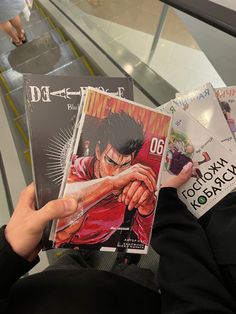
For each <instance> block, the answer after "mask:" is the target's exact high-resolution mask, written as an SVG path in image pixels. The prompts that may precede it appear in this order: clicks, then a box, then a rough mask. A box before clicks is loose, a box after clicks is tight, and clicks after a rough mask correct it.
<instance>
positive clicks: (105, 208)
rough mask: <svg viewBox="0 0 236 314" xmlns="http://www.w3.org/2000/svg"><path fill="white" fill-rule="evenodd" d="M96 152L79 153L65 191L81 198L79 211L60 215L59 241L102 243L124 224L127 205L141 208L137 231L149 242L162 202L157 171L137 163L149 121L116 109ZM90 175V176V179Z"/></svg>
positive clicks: (99, 137) (104, 123)
mask: <svg viewBox="0 0 236 314" xmlns="http://www.w3.org/2000/svg"><path fill="white" fill-rule="evenodd" d="M96 134H97V137H96V146H95V154H94V156H86V157H85V156H83V157H78V158H73V164H72V166H71V169H70V174H71V178H73V179H71V180H70V178H69V181H68V182H69V183H68V182H67V185H66V191H65V194H67V195H71V194H73V196H75V197H76V199H78V204H79V208H78V211H77V213H76V214H75V215H74V216H72V217H69V218H65V219H62V220H60V221H59V223H58V225H57V234H56V237H57V240H56V242H57V246H58V247H63V246H65V244H66V243H70V244H72V245H79V246H81V245H94V246H96V245H101V244H103V246H104V243H105V242H106V241H108V240H109V239H110V238H111V236H113V235H114V234H115V232H116V231H118V230H121V225H122V222H123V220H124V216H125V211H126V208H127V209H128V210H129V211H131V210H132V209H135V208H136V209H137V211H136V212H135V215H134V219H133V225H132V234H133V236H134V237H135V238H136V239H137V240H138V241H140V242H141V243H143V244H144V245H147V244H148V241H149V236H150V231H151V225H152V221H153V215H154V208H155V204H156V196H155V192H156V183H157V182H156V181H157V178H156V175H155V173H154V171H153V170H152V169H151V168H150V167H148V166H145V165H142V164H139V163H136V164H135V163H134V159H135V157H136V155H137V154H138V152H139V151H140V149H141V147H142V146H143V143H144V131H143V126H142V124H140V123H139V122H137V121H136V120H135V119H134V118H132V117H130V116H129V115H128V114H127V113H125V112H123V111H121V112H119V113H110V114H109V115H108V116H107V117H106V118H105V119H103V120H102V122H101V124H100V125H99V127H98V130H97V132H96ZM85 181H86V182H85Z"/></svg>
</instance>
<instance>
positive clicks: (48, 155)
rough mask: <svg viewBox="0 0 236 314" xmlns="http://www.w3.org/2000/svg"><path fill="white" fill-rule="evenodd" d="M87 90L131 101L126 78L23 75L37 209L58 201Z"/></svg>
mask: <svg viewBox="0 0 236 314" xmlns="http://www.w3.org/2000/svg"><path fill="white" fill-rule="evenodd" d="M88 86H91V87H95V88H99V89H100V90H102V91H106V92H109V93H113V94H114V95H116V96H119V97H123V98H127V99H130V100H132V99H133V82H132V79H131V78H127V77H102V76H96V77H90V76H84V77H81V76H80V77H69V76H48V75H38V74H24V94H25V107H26V108H25V109H26V116H27V125H28V131H29V138H30V151H31V162H32V172H33V178H34V183H35V187H36V200H37V207H38V208H41V207H43V206H44V205H45V204H46V203H47V202H48V201H50V200H53V199H57V198H58V195H59V191H60V186H61V181H62V178H63V173H64V169H65V166H66V161H67V159H68V157H69V156H68V149H69V147H70V146H71V141H72V136H73V131H74V125H75V122H76V117H77V113H78V109H79V104H80V100H81V96H82V95H84V94H85V91H86V88H87V87H88ZM50 228H51V224H49V225H48V226H47V227H46V229H45V232H44V236H43V248H44V249H49V248H51V243H50V241H48V237H49V232H50Z"/></svg>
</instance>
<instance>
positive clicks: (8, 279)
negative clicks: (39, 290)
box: [0, 226, 39, 313]
mask: <svg viewBox="0 0 236 314" xmlns="http://www.w3.org/2000/svg"><path fill="white" fill-rule="evenodd" d="M4 230H5V226H3V227H1V228H0V313H5V308H6V305H7V297H8V293H9V289H10V288H11V286H12V285H13V283H14V282H16V281H17V280H18V279H19V278H20V277H21V276H23V275H24V274H25V273H27V272H28V271H29V270H30V269H31V268H32V267H33V266H35V264H37V263H38V261H39V258H36V259H35V260H34V261H33V262H28V261H26V260H25V259H24V258H22V257H21V256H19V255H17V254H16V253H15V252H14V251H13V250H12V248H11V246H10V245H9V244H8V242H7V241H6V238H5V235H4Z"/></svg>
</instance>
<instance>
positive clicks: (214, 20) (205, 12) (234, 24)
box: [160, 0, 236, 37]
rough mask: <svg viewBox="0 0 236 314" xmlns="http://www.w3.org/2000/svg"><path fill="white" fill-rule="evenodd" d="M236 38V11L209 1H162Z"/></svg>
mask: <svg viewBox="0 0 236 314" xmlns="http://www.w3.org/2000/svg"><path fill="white" fill-rule="evenodd" d="M160 1H162V2H164V3H166V4H168V5H170V6H172V7H174V8H176V9H178V10H180V11H183V12H184V13H187V14H188V15H191V16H192V17H194V18H197V19H199V20H201V21H203V22H205V23H207V24H209V25H211V26H214V27H215V28H218V29H220V30H221V31H223V32H225V33H228V34H229V35H232V36H234V37H236V11H234V10H231V9H228V8H226V7H224V6H223V5H219V4H216V3H214V2H211V1H209V0H160Z"/></svg>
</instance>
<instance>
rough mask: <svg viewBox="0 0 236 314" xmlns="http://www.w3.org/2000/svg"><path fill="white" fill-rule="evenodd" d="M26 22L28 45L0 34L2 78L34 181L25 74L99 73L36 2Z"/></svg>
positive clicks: (12, 121) (8, 107)
mask: <svg viewBox="0 0 236 314" xmlns="http://www.w3.org/2000/svg"><path fill="white" fill-rule="evenodd" d="M22 23H23V25H24V29H25V32H26V34H27V39H28V42H27V43H26V44H24V45H22V46H20V47H18V48H15V47H14V46H13V45H12V43H11V42H10V40H9V38H8V37H7V35H4V34H1V35H0V81H1V91H2V101H3V105H4V108H5V112H6V115H7V118H8V123H9V125H10V127H11V129H12V135H13V138H14V142H15V146H16V150H17V153H18V155H19V160H20V163H21V166H22V169H23V173H24V177H25V181H26V184H28V183H29V182H31V181H32V175H31V165H30V154H29V138H28V131H27V123H26V115H25V108H24V95H23V73H38V74H47V75H50V74H52V75H70V76H87V75H97V74H98V73H96V71H95V70H93V69H92V67H91V66H90V65H89V62H88V60H87V59H86V58H85V56H83V55H82V54H81V53H80V52H79V51H78V49H77V48H76V47H75V45H74V44H73V42H72V41H71V40H70V39H69V38H68V37H67V36H65V34H63V31H62V30H61V29H60V28H58V27H57V26H56V24H55V23H54V21H53V20H52V19H51V18H50V17H49V16H47V15H46V13H45V11H44V10H43V9H42V8H41V7H40V6H39V4H38V3H37V2H36V1H35V3H34V7H33V9H32V11H31V17H30V21H29V22H26V20H25V19H24V17H23V16H22Z"/></svg>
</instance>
